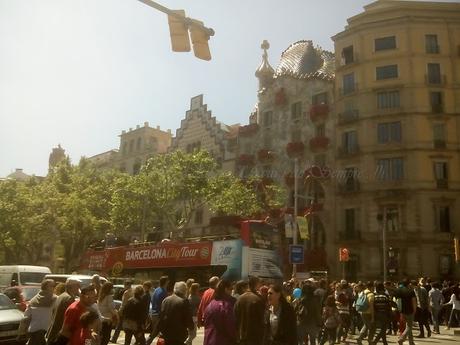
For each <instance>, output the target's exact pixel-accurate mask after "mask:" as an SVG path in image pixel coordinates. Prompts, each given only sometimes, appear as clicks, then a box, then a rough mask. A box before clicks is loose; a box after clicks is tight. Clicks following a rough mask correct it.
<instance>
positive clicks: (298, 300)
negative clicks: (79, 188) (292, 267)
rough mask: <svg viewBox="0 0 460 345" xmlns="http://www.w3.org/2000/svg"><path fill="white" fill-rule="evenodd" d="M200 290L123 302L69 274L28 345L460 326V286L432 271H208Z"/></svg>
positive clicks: (37, 305)
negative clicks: (226, 274)
mask: <svg viewBox="0 0 460 345" xmlns="http://www.w3.org/2000/svg"><path fill="white" fill-rule="evenodd" d="M154 285H157V286H154ZM200 291H201V290H200V285H199V284H198V283H197V282H195V281H194V280H193V279H189V280H187V281H185V282H184V281H179V282H171V281H170V279H169V278H168V277H167V276H163V277H161V278H160V279H159V281H158V282H157V283H155V284H154V283H152V282H151V281H145V282H144V283H143V284H142V285H137V286H133V285H132V282H131V281H129V280H127V281H125V285H124V290H123V291H122V298H121V306H120V307H119V309H118V308H116V305H115V304H114V299H113V293H114V292H113V285H112V283H111V282H109V281H107V282H104V283H102V284H101V280H100V279H99V276H97V275H95V276H94V277H93V282H92V284H91V285H89V286H85V287H81V286H80V283H79V281H77V280H74V279H72V278H69V279H68V280H67V282H66V283H65V284H59V285H57V286H56V285H55V283H54V281H53V280H51V279H47V280H45V281H43V283H42V285H41V290H40V292H39V293H38V294H37V295H36V296H35V297H34V298H33V299H32V300H31V301H30V304H29V305H28V307H27V309H26V311H25V313H24V315H25V319H24V320H25V321H24V324H23V325H22V327H21V328H22V329H23V330H24V331H26V332H27V334H28V337H29V342H28V344H29V345H46V344H47V345H107V344H108V343H109V342H112V343H117V340H118V337H119V335H120V332H121V331H123V332H124V333H125V338H124V343H125V345H130V344H131V343H132V341H133V340H134V341H135V343H136V344H138V345H150V344H152V343H153V342H154V341H156V344H164V345H179V344H180V345H184V344H185V345H192V344H193V342H194V339H195V338H196V335H197V329H198V328H204V345H235V344H238V345H304V344H305V345H308V344H311V345H316V344H317V343H318V344H319V345H323V344H325V343H326V342H328V343H329V344H336V343H340V342H347V341H349V340H350V336H351V335H354V341H355V342H356V343H357V344H358V345H361V344H362V343H363V341H365V340H366V341H367V343H368V344H369V345H373V344H377V343H378V342H382V343H383V344H384V345H387V335H389V334H393V335H398V343H399V344H400V345H401V344H403V343H404V342H405V341H406V340H408V341H409V344H410V345H413V344H414V337H420V338H423V337H430V336H431V333H437V334H439V333H440V332H441V325H442V324H445V326H446V328H447V329H448V328H450V327H452V326H453V325H457V326H458V325H460V286H459V285H458V284H453V283H448V282H444V283H442V284H441V283H439V282H431V281H430V280H429V279H426V278H421V279H420V280H418V281H408V280H403V281H401V282H399V283H398V284H395V283H392V282H380V281H375V282H366V283H363V282H358V283H353V284H349V283H348V282H347V281H345V280H342V281H339V282H333V283H331V284H328V283H327V282H326V280H319V281H316V280H314V279H308V280H305V281H301V282H298V281H296V280H294V279H292V280H290V281H288V282H285V283H283V284H268V283H265V282H263V281H261V280H260V279H259V278H257V277H249V279H248V280H246V281H238V282H236V283H234V282H230V281H227V280H225V279H219V278H218V277H211V278H210V280H209V287H208V288H207V289H206V290H205V291H204V292H203V293H202V294H201V293H200ZM414 322H417V323H418V329H419V334H418V335H416V336H414V335H413V326H414ZM146 335H147V337H146ZM133 338H134V339H133ZM155 339H157V340H155Z"/></svg>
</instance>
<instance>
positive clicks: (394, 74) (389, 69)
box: [375, 65, 398, 80]
mask: <svg viewBox="0 0 460 345" xmlns="http://www.w3.org/2000/svg"><path fill="white" fill-rule="evenodd" d="M375 73H376V77H377V80H383V79H391V78H398V65H388V66H380V67H377V68H376V69H375Z"/></svg>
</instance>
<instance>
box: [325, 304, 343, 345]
mask: <svg viewBox="0 0 460 345" xmlns="http://www.w3.org/2000/svg"><path fill="white" fill-rule="evenodd" d="M323 323H324V326H323V327H324V336H323V338H322V339H321V340H320V345H323V344H325V343H326V340H327V341H328V342H329V345H333V344H335V341H336V339H337V328H338V327H339V325H340V315H339V311H338V310H337V307H336V305H335V298H334V296H333V295H330V296H327V297H326V301H325V303H324V308H323Z"/></svg>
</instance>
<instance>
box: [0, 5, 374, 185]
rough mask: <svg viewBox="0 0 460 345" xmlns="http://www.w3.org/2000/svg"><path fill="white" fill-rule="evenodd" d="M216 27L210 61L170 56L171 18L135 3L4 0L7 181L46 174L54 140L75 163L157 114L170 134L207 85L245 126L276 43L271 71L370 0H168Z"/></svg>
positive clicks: (0, 161) (1, 159)
mask: <svg viewBox="0 0 460 345" xmlns="http://www.w3.org/2000/svg"><path fill="white" fill-rule="evenodd" d="M159 2H160V3H161V4H163V5H165V6H167V7H170V8H172V9H185V11H186V13H187V15H188V16H190V17H193V18H195V19H200V20H202V21H204V22H205V24H206V25H207V26H209V27H212V28H213V29H214V30H215V31H216V35H215V36H214V37H212V38H211V41H210V47H211V54H212V60H211V61H210V62H206V61H201V60H198V59H196V58H195V57H194V56H193V53H173V52H172V51H171V49H170V41H169V28H168V24H167V18H166V16H165V15H164V14H162V13H160V12H157V11H155V10H153V9H152V8H150V7H147V6H146V5H144V4H143V3H140V2H139V1H137V0H0V177H1V176H6V175H7V174H9V173H10V172H12V171H14V169H15V168H23V169H24V171H25V172H26V173H29V174H37V175H44V174H46V171H47V165H48V156H49V153H50V151H51V148H52V147H53V146H56V145H57V144H58V143H60V144H61V145H62V146H63V147H64V148H65V149H66V153H67V154H69V155H70V157H71V158H72V160H73V161H74V162H77V161H78V159H79V157H80V156H82V155H85V156H91V155H94V154H97V153H101V152H103V151H106V150H109V149H112V148H118V139H119V138H118V135H119V134H120V132H121V130H123V129H128V128H129V127H135V126H136V125H137V124H143V122H144V121H149V122H150V124H151V126H156V125H160V126H161V128H164V129H167V128H171V129H172V130H173V133H175V130H176V129H177V128H178V127H179V126H180V121H181V119H182V118H183V117H184V115H185V111H186V110H187V109H188V108H189V103H190V98H191V97H193V96H195V95H198V94H201V93H203V94H204V101H205V102H206V103H207V104H208V109H211V110H212V112H213V114H214V116H216V117H217V119H218V120H220V121H222V122H224V123H227V124H233V123H238V122H241V123H245V122H247V118H248V115H249V113H250V112H251V110H252V109H253V107H254V104H255V103H256V91H257V80H256V78H255V77H254V71H255V70H256V68H257V66H258V65H259V63H260V61H261V53H262V52H261V49H260V43H261V42H262V40H264V39H267V40H269V42H270V44H271V48H270V51H269V58H270V62H271V63H272V65H273V67H275V66H276V64H277V63H278V60H279V57H280V54H281V52H282V51H283V50H284V49H286V48H287V47H288V46H289V45H290V44H291V43H293V42H295V41H297V40H301V39H311V40H313V41H314V43H315V44H319V45H321V46H322V47H323V48H325V49H328V50H332V47H333V44H332V41H331V40H330V37H331V36H332V35H333V34H335V33H337V32H339V31H341V30H343V28H344V26H345V24H346V19H347V18H348V17H350V16H352V15H354V14H357V13H359V12H360V11H361V10H362V7H363V5H365V4H367V3H370V2H371V1H370V0H321V1H317V0H303V1H302V0H284V1H281V0H279V1H275V0H225V1H224V0H188V1H186V0H163V1H159Z"/></svg>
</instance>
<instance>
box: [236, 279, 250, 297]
mask: <svg viewBox="0 0 460 345" xmlns="http://www.w3.org/2000/svg"><path fill="white" fill-rule="evenodd" d="M247 289H248V282H247V281H245V280H239V281H237V282H236V283H235V286H234V287H233V291H232V296H233V297H234V298H235V299H238V297H240V296H241V295H242V294H244V293H245V292H246V290H247Z"/></svg>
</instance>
